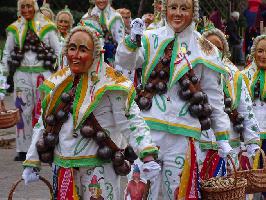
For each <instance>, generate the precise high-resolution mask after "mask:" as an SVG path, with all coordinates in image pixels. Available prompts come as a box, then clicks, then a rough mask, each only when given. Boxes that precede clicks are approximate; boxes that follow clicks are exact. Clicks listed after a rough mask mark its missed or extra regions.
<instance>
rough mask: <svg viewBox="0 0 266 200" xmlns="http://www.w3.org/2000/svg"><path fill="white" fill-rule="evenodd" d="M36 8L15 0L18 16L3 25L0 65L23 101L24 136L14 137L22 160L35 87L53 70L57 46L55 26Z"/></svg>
mask: <svg viewBox="0 0 266 200" xmlns="http://www.w3.org/2000/svg"><path fill="white" fill-rule="evenodd" d="M38 10H39V8H38V5H37V2H36V1H35V0H19V1H18V13H19V17H18V20H17V21H15V22H14V23H13V24H11V25H9V26H8V27H7V40H6V45H5V48H4V52H3V59H2V62H3V65H4V66H5V68H6V69H9V74H10V75H11V76H14V83H15V93H16V91H17V90H18V89H19V90H21V91H22V92H21V98H22V99H23V102H25V104H26V105H25V106H24V105H23V106H22V107H21V109H22V110H23V114H22V117H23V121H24V130H25V134H26V137H25V138H22V137H20V138H16V151H17V152H18V156H16V157H15V160H25V156H26V152H27V150H28V148H29V145H30V142H31V137H32V127H33V124H34V123H35V120H38V117H39V115H40V113H39V112H40V109H38V108H37V107H36V106H37V103H38V101H39V99H37V98H36V96H40V95H39V94H38V91H37V90H36V88H37V87H38V86H39V85H40V84H41V83H42V81H43V80H44V79H45V78H48V77H49V76H50V75H51V72H53V71H55V70H56V69H55V64H54V63H55V62H56V59H57V56H58V53H59V48H60V45H59V41H58V37H57V33H56V26H55V25H54V24H53V23H52V22H51V21H50V20H48V19H47V18H45V17H44V16H43V15H42V14H41V13H40V12H38ZM14 99H16V94H15V95H14ZM39 105H40V104H39ZM17 135H18V134H17Z"/></svg>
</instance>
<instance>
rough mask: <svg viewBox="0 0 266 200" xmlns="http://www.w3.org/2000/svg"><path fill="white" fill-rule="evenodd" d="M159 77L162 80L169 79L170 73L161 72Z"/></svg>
mask: <svg viewBox="0 0 266 200" xmlns="http://www.w3.org/2000/svg"><path fill="white" fill-rule="evenodd" d="M159 77H160V79H162V80H165V79H166V78H167V77H168V73H167V72H166V71H164V70H161V71H160V72H159Z"/></svg>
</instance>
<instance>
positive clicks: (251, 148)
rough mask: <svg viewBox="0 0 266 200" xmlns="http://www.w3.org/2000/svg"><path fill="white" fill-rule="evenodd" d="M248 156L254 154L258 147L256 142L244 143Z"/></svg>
mask: <svg viewBox="0 0 266 200" xmlns="http://www.w3.org/2000/svg"><path fill="white" fill-rule="evenodd" d="M246 148H247V153H248V156H250V157H252V156H255V155H256V151H257V150H258V149H259V148H260V146H259V145H257V144H248V145H246Z"/></svg>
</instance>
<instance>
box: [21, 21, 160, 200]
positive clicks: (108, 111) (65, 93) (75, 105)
mask: <svg viewBox="0 0 266 200" xmlns="http://www.w3.org/2000/svg"><path fill="white" fill-rule="evenodd" d="M65 45H66V46H65V51H66V55H67V59H68V63H69V67H68V68H64V69H62V70H60V71H58V72H57V73H55V74H54V75H52V76H51V77H50V78H49V79H47V80H46V81H45V82H44V84H43V85H42V86H41V88H40V89H41V90H44V91H45V92H46V97H45V98H44V100H43V104H42V105H43V107H42V113H43V115H42V118H40V120H39V123H38V124H37V125H36V126H35V129H34V137H33V140H32V143H31V146H30V149H29V151H28V153H27V159H26V161H25V162H24V163H23V166H24V167H25V169H24V171H23V175H22V177H23V178H24V180H25V183H26V184H27V183H29V182H32V181H36V180H38V175H37V174H36V173H35V169H40V164H41V161H42V162H48V163H53V164H54V165H55V167H54V178H53V179H54V180H55V181H54V184H53V185H54V187H55V188H54V195H55V197H57V199H95V195H96V194H95V188H94V189H93V188H92V185H91V184H92V183H93V185H94V186H95V184H97V188H98V189H99V190H98V192H100V193H99V194H100V196H101V197H100V196H99V197H100V198H103V199H107V196H108V197H110V198H112V199H121V198H120V194H119V193H120V192H119V191H120V187H119V186H120V182H119V181H120V180H119V177H118V175H126V174H127V173H128V172H129V171H130V168H129V167H130V165H129V163H128V160H129V161H132V158H133V156H132V155H133V153H132V150H131V152H130V148H126V149H125V151H122V149H120V143H121V138H122V135H121V134H123V135H124V136H125V137H126V139H127V141H128V143H129V144H130V145H131V146H132V148H133V149H134V150H135V152H137V153H138V155H139V157H140V158H141V159H142V160H143V161H144V162H146V163H145V165H146V167H144V169H146V173H148V174H149V173H151V175H152V174H153V175H154V176H156V175H157V174H158V173H159V171H160V165H158V164H157V163H156V162H154V159H155V158H156V157H157V153H158V148H157V147H156V146H154V144H153V143H152V140H151V136H150V131H149V128H148V126H147V125H146V123H145V121H144V120H143V118H142V117H140V111H139V108H138V106H137V104H136V103H135V102H134V100H133V99H134V96H135V95H134V93H135V89H134V86H133V85H132V82H131V81H129V80H128V79H127V78H126V77H124V76H122V75H121V74H120V73H116V71H115V70H114V69H113V68H112V67H110V66H108V65H107V64H106V63H104V62H103V55H102V53H103V51H102V46H101V42H100V35H99V33H98V32H96V31H94V30H93V29H90V28H89V27H86V26H83V27H82V26H78V27H75V28H74V29H72V30H71V32H70V34H69V36H68V38H67V39H66V44H65ZM60 116H61V117H60ZM132 148H131V149H132ZM134 159H135V158H134ZM111 160H112V162H111ZM147 171H149V172H147ZM126 172H127V173H126ZM65 183H69V184H67V185H66V184H65ZM94 183H95V184H94ZM74 186H76V187H74ZM94 186H93V187H94ZM107 186H108V187H107ZM73 188H74V189H73ZM96 196H97V195H96Z"/></svg>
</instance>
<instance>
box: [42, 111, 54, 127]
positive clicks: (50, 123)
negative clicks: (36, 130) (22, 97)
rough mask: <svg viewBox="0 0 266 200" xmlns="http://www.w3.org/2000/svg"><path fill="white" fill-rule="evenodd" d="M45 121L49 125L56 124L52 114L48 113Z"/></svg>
mask: <svg viewBox="0 0 266 200" xmlns="http://www.w3.org/2000/svg"><path fill="white" fill-rule="evenodd" d="M45 122H46V123H47V124H48V125H49V126H54V125H55V124H56V119H55V116H54V115H53V114H51V115H48V116H47V117H46V119H45Z"/></svg>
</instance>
